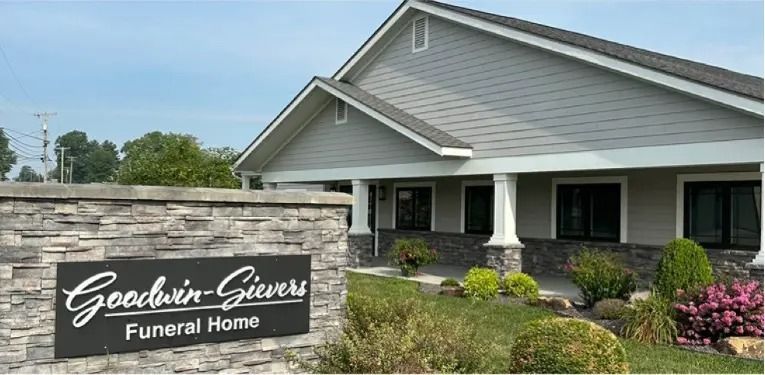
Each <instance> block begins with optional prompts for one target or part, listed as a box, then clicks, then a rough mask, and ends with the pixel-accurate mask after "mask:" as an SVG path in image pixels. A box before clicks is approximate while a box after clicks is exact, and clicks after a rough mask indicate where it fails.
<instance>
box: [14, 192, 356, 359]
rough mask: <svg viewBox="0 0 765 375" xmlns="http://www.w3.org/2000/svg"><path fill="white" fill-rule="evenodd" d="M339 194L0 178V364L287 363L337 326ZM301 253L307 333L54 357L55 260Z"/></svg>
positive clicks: (344, 203) (343, 201)
mask: <svg viewBox="0 0 765 375" xmlns="http://www.w3.org/2000/svg"><path fill="white" fill-rule="evenodd" d="M350 203H351V198H350V196H348V195H345V194H338V193H303V192H262V191H257V192H256V191H251V192H244V191H237V190H221V189H185V188H164V187H128V186H107V185H82V186H76V185H70V186H67V185H56V184H47V185H42V184H2V185H0V348H2V350H0V373H6V372H36V373H37V372H55V373H64V372H76V373H82V372H89V373H92V372H150V373H156V372H215V371H227V372H288V371H291V370H294V369H293V368H290V366H289V363H288V361H286V360H285V354H286V353H287V352H288V351H290V352H293V353H295V354H297V355H299V356H301V357H303V358H311V357H312V355H313V350H314V347H315V346H316V345H320V344H322V343H324V342H325V341H326V340H328V339H330V338H332V337H335V336H336V335H337V334H338V332H339V328H340V327H341V324H342V319H343V318H344V317H343V312H344V310H343V309H344V301H345V295H346V289H345V274H344V270H345V267H346V265H347V262H348V256H347V250H348V242H347V225H346V222H345V218H346V214H347V209H348V205H350ZM261 255H310V256H311V267H310V268H311V288H310V316H309V326H310V329H309V332H308V333H306V334H298V335H291V336H280V337H265V338H258V339H244V340H237V341H230V342H220V343H204V344H194V345H189V346H180V347H171V348H164V349H154V350H140V351H137V352H124V353H116V354H114V353H112V354H103V355H92V356H86V357H78V358H54V343H55V340H56V337H55V330H54V325H55V316H56V314H55V313H56V302H57V301H56V300H55V295H56V265H57V263H61V262H72V261H103V260H130V259H170V258H200V257H237V256H261Z"/></svg>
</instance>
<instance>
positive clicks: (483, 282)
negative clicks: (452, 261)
mask: <svg viewBox="0 0 765 375" xmlns="http://www.w3.org/2000/svg"><path fill="white" fill-rule="evenodd" d="M463 284H464V287H465V292H464V295H465V297H468V298H470V299H472V300H474V301H487V300H490V299H494V298H497V296H498V295H499V275H498V274H497V271H495V270H493V269H491V268H482V267H473V268H471V269H470V270H469V271H468V273H467V275H465V281H464V283H463Z"/></svg>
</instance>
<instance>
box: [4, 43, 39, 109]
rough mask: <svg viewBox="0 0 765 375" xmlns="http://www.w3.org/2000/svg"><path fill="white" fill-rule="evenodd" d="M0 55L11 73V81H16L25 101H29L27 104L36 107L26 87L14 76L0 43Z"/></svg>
mask: <svg viewBox="0 0 765 375" xmlns="http://www.w3.org/2000/svg"><path fill="white" fill-rule="evenodd" d="M0 55H2V56H3V60H5V65H7V66H8V70H10V71H11V75H12V76H13V79H14V80H15V81H16V84H17V85H19V88H20V89H21V91H22V92H23V93H24V95H26V97H27V99H29V103H30V104H32V105H33V106H34V107H37V103H36V102H35V100H34V99H32V96H31V95H29V91H27V89H26V87H24V85H22V84H21V80H20V79H19V76H18V75H16V71H15V70H14V69H13V66H12V65H11V62H10V60H8V56H7V55H6V54H5V49H3V44H2V43H0Z"/></svg>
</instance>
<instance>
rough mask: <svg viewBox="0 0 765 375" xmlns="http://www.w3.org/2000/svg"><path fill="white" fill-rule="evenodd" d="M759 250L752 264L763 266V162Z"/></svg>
mask: <svg viewBox="0 0 765 375" xmlns="http://www.w3.org/2000/svg"><path fill="white" fill-rule="evenodd" d="M760 181H761V185H760V251H759V252H757V256H756V257H755V258H754V260H753V261H752V265H758V266H760V267H763V265H765V224H763V222H762V214H763V213H764V212H765V209H763V208H764V207H765V206H763V204H765V194H763V191H762V190H763V188H765V174H763V163H760Z"/></svg>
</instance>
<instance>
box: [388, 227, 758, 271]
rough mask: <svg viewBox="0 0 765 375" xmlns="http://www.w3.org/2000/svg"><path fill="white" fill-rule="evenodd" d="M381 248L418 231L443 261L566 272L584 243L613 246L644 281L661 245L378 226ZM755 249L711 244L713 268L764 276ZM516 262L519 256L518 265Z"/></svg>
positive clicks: (504, 268)
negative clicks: (512, 238)
mask: <svg viewBox="0 0 765 375" xmlns="http://www.w3.org/2000/svg"><path fill="white" fill-rule="evenodd" d="M378 236H379V238H378V245H379V253H380V254H385V253H387V250H388V249H390V247H391V246H392V245H393V242H395V240H396V239H397V238H405V237H420V238H423V239H425V241H427V242H428V244H429V245H430V246H433V247H435V248H436V250H437V251H438V254H439V263H441V264H449V265H457V266H464V267H472V266H486V265H488V264H491V266H492V267H494V268H497V270H499V271H501V272H503V273H504V272H508V271H518V270H522V271H523V272H526V273H529V274H531V275H554V276H564V275H565V272H564V271H563V265H564V264H565V263H566V261H567V260H568V259H569V258H570V257H571V256H572V255H574V254H576V253H577V252H578V251H579V250H580V249H581V248H582V247H583V246H586V247H592V248H598V249H607V250H610V251H613V252H614V253H616V254H617V256H618V257H620V258H621V259H622V260H624V262H625V263H626V265H627V267H630V268H632V269H634V270H635V271H636V272H637V273H638V275H639V276H640V278H641V280H642V281H643V282H644V283H647V282H650V281H651V280H653V277H654V274H655V273H656V265H657V264H658V263H659V259H660V258H661V252H662V246H655V245H640V244H631V243H609V242H585V241H572V240H557V239H540V238H521V243H522V244H523V248H522V249H504V250H500V249H496V248H495V247H493V246H485V244H486V243H487V242H488V241H489V236H488V235H474V234H464V233H447V232H427V231H403V230H394V229H378ZM756 254H757V253H756V252H754V251H744V250H716V249H707V255H708V257H709V261H710V263H712V267H713V269H714V271H715V274H717V275H720V276H725V277H731V278H739V279H749V278H751V279H755V280H761V279H762V267H757V266H755V265H751V266H749V265H748V264H749V263H750V262H751V261H752V259H754V257H755V256H756ZM514 262H519V263H520V264H521V267H518V266H517V265H516V264H514Z"/></svg>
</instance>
